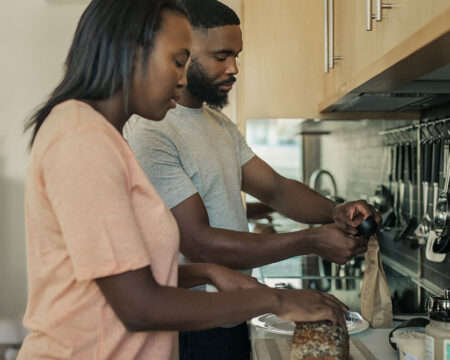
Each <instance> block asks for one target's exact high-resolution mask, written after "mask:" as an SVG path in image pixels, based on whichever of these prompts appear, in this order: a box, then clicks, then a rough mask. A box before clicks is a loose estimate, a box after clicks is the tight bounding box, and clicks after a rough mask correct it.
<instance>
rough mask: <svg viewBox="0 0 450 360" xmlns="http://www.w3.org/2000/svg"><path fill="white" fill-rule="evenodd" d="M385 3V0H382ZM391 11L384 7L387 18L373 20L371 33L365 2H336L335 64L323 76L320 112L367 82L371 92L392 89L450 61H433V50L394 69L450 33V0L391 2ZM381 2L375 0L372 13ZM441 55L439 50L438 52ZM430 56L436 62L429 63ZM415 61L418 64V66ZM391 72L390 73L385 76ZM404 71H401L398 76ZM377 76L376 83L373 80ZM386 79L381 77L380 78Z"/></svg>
mask: <svg viewBox="0 0 450 360" xmlns="http://www.w3.org/2000/svg"><path fill="white" fill-rule="evenodd" d="M383 1H384V2H386V0H383ZM389 2H390V3H391V8H390V9H383V10H382V20H381V21H375V19H373V20H372V30H371V31H366V24H367V19H366V14H367V1H366V0H335V1H334V6H335V10H334V13H335V17H334V34H335V49H336V55H338V56H340V57H341V59H340V60H338V61H336V63H335V68H334V69H332V70H331V71H330V73H329V74H327V75H326V76H325V78H324V86H323V89H324V97H323V101H322V102H321V103H320V106H319V107H320V108H319V110H320V111H323V110H327V109H328V108H329V106H330V105H331V104H333V103H335V102H337V101H338V100H339V99H341V98H342V97H343V96H345V95H346V94H347V93H349V92H350V91H353V90H354V89H356V88H358V87H360V86H363V85H364V86H365V90H366V91H379V92H388V91H392V90H394V88H395V87H397V86H400V85H402V84H403V83H404V82H407V81H411V80H413V79H415V78H417V77H420V76H422V75H424V74H426V73H427V72H429V71H432V70H435V69H436V68H437V67H439V65H441V66H443V65H445V64H446V63H447V62H449V58H450V49H448V50H447V54H446V56H444V57H441V59H440V60H441V63H440V64H439V63H438V61H436V60H438V59H434V60H431V59H432V58H433V54H431V53H429V52H428V53H425V52H424V54H422V58H421V57H420V56H419V57H417V58H416V59H415V60H414V62H413V63H412V62H411V64H410V67H409V68H407V66H408V62H407V61H406V63H405V64H404V65H403V69H400V67H397V69H395V70H393V67H394V66H395V65H396V64H398V63H399V62H401V61H403V60H405V59H408V57H410V56H412V55H413V54H415V53H418V52H419V51H420V50H421V49H424V48H425V47H426V46H427V45H429V44H432V43H433V42H434V41H437V39H440V38H442V37H443V36H445V34H447V37H448V36H449V35H448V34H449V32H450V1H449V0H427V1H423V0H392V1H389ZM375 4H376V0H372V5H373V6H372V13H374V12H375ZM436 55H437V54H436ZM430 60H431V61H430ZM413 65H414V66H413ZM383 72H386V76H385V77H384V78H383V76H380V75H382V74H383ZM399 72H401V74H399ZM376 77H378V79H377V81H373V80H374V79H375V78H376ZM380 79H381V80H382V81H381V80H380Z"/></svg>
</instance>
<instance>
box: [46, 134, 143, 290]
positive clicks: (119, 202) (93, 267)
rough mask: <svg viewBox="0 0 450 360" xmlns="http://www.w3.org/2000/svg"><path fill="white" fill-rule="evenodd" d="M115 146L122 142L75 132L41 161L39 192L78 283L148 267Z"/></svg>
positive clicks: (126, 178) (123, 164) (121, 160)
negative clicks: (53, 218) (46, 200)
mask: <svg viewBox="0 0 450 360" xmlns="http://www.w3.org/2000/svg"><path fill="white" fill-rule="evenodd" d="M120 140H122V139H120ZM120 146H123V147H126V143H125V141H124V140H123V144H118V140H117V139H114V138H113V137H112V136H111V135H110V134H107V133H106V132H103V131H100V130H98V129H84V130H75V131H71V132H69V133H67V134H65V135H63V136H61V137H60V138H58V139H57V140H56V141H54V142H53V143H52V144H51V145H50V146H49V148H48V149H47V150H46V152H45V153H44V155H43V156H42V158H41V171H42V173H41V178H42V180H43V183H44V189H45V191H46V194H47V196H48V198H49V201H50V203H51V206H52V207H53V210H54V213H55V216H56V218H57V221H58V223H59V226H60V229H61V232H62V237H63V239H64V242H65V246H66V247H67V251H68V254H69V256H70V259H71V261H72V264H73V268H74V273H75V277H76V279H77V280H79V281H82V280H89V279H95V278H100V277H105V276H110V275H115V274H120V273H123V272H126V271H131V270H136V269H139V268H142V267H145V266H147V265H149V264H150V257H149V254H148V251H147V248H146V246H145V243H144V241H143V238H142V234H141V232H140V229H139V226H138V222H137V220H136V217H135V212H134V209H133V206H132V201H131V192H130V190H129V173H128V168H127V163H126V158H125V156H123V155H122V152H121V151H120Z"/></svg>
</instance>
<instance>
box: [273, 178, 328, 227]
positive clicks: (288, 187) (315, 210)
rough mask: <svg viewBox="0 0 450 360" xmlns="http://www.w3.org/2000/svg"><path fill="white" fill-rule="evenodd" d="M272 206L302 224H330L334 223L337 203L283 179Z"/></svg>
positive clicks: (296, 183)
mask: <svg viewBox="0 0 450 360" xmlns="http://www.w3.org/2000/svg"><path fill="white" fill-rule="evenodd" d="M270 205H271V206H272V207H273V208H274V209H275V210H277V211H278V212H279V213H281V214H283V215H285V216H287V217H288V218H290V219H292V220H295V221H298V222H301V223H305V224H329V223H331V222H333V210H334V208H335V206H336V203H334V202H333V201H331V200H330V199H327V198H326V197H325V196H322V195H321V194H319V193H318V192H316V191H314V190H312V189H311V188H309V187H308V186H306V185H304V184H302V183H300V182H298V181H295V180H290V179H286V178H282V180H280V184H279V188H278V190H277V192H276V194H274V196H273V197H272V200H271V203H270Z"/></svg>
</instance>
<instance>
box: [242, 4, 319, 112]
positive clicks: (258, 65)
mask: <svg viewBox="0 0 450 360" xmlns="http://www.w3.org/2000/svg"><path fill="white" fill-rule="evenodd" d="M243 6H244V9H243V11H244V19H243V39H244V52H243V55H244V66H243V75H244V78H245V83H244V96H243V97H242V101H243V103H242V104H241V106H242V107H243V114H244V116H245V117H246V118H277V117H294V118H295V117H297V118H298V117H306V118H311V117H315V116H316V115H317V113H318V111H317V109H318V103H319V100H320V98H321V96H322V93H323V89H322V86H323V81H324V73H323V66H322V49H323V25H322V24H323V23H322V21H321V19H322V17H323V4H322V1H318V0H312V1H311V0H245V1H244V2H243ZM241 87H242V84H241Z"/></svg>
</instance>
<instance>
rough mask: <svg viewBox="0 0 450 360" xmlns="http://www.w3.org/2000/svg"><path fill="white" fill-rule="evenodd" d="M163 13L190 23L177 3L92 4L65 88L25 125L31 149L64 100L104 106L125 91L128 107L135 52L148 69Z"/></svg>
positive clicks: (106, 0) (117, 0)
mask: <svg viewBox="0 0 450 360" xmlns="http://www.w3.org/2000/svg"><path fill="white" fill-rule="evenodd" d="M164 10H169V11H174V12H177V13H179V14H180V15H183V16H185V17H186V18H187V14H186V11H185V10H184V8H183V7H182V5H180V4H178V3H177V1H176V0H92V1H91V3H90V4H89V6H88V7H87V8H86V10H85V11H84V13H83V15H82V16H81V19H80V21H79V23H78V27H77V30H76V32H75V36H74V39H73V42H72V46H71V48H70V51H69V54H68V56H67V59H66V62H65V74H64V76H63V79H62V81H61V83H60V84H59V85H58V86H57V87H56V89H55V90H54V91H53V93H52V94H51V95H50V97H49V98H48V100H47V101H46V102H45V103H44V104H43V105H42V106H41V107H39V108H38V109H37V110H36V112H35V113H34V114H33V115H32V116H31V118H30V119H29V120H27V122H26V124H25V131H27V130H29V129H31V130H32V138H31V141H30V147H31V146H32V145H33V142H34V139H35V138H36V134H37V132H38V131H39V128H40V127H41V125H42V123H43V122H44V120H45V119H46V118H47V116H48V115H49V114H50V112H51V110H52V109H53V108H54V107H55V106H56V105H58V104H60V103H62V102H64V101H66V100H69V99H85V100H104V99H108V98H109V97H111V96H113V95H114V94H115V93H116V91H117V90H118V89H119V87H121V88H122V90H123V94H124V100H125V104H128V92H129V86H130V82H131V77H132V69H133V59H134V56H135V53H136V49H137V48H138V47H142V49H143V59H142V62H143V64H144V69H146V68H147V64H148V57H149V54H150V51H151V49H152V46H153V42H154V39H155V34H157V32H158V30H159V29H160V27H161V22H162V12H163V11H164Z"/></svg>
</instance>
